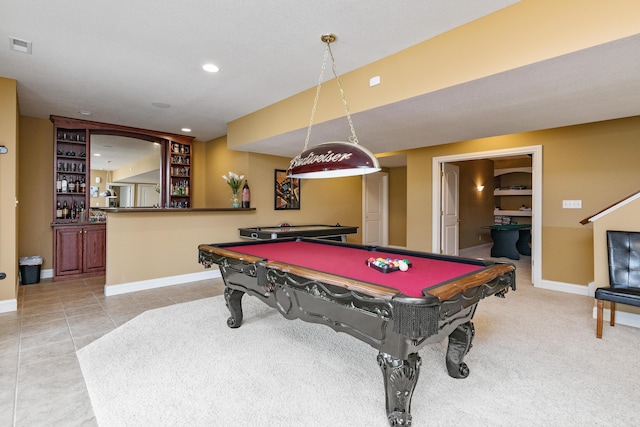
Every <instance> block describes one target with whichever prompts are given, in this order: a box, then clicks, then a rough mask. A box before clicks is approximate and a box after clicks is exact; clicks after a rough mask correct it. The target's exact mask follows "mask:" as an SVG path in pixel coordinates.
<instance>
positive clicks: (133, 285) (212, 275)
mask: <svg viewBox="0 0 640 427" xmlns="http://www.w3.org/2000/svg"><path fill="white" fill-rule="evenodd" d="M218 277H222V276H221V274H220V270H217V269H215V270H214V269H211V270H207V271H202V272H198V273H190V274H182V275H179V276H169V277H161V278H158V279H150V280H141V281H139V282H129V283H120V284H117V285H105V286H104V295H105V296H107V297H109V296H113V295H120V294H127V293H129V292H137V291H145V290H147V289H155V288H162V287H165V286H172V285H179V284H182V283H189V282H197V281H199V280H209V279H216V278H218Z"/></svg>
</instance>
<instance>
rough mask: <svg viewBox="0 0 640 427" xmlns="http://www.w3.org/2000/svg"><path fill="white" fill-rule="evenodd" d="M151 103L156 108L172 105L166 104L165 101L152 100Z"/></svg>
mask: <svg viewBox="0 0 640 427" xmlns="http://www.w3.org/2000/svg"><path fill="white" fill-rule="evenodd" d="M151 105H153V106H154V107H156V108H169V107H171V105H169V104H166V103H164V102H152V103H151Z"/></svg>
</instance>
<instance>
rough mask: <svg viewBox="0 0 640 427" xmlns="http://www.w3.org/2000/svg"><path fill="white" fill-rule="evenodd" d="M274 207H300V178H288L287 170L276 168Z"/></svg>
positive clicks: (277, 208) (278, 208)
mask: <svg viewBox="0 0 640 427" xmlns="http://www.w3.org/2000/svg"><path fill="white" fill-rule="evenodd" d="M274 209H275V210H283V209H300V178H288V177H287V171H286V170H281V169H276V170H275V183H274Z"/></svg>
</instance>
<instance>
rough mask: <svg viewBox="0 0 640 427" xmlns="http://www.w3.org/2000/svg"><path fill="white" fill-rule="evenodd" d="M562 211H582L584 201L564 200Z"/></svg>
mask: <svg viewBox="0 0 640 427" xmlns="http://www.w3.org/2000/svg"><path fill="white" fill-rule="evenodd" d="M562 209H582V200H563V201H562Z"/></svg>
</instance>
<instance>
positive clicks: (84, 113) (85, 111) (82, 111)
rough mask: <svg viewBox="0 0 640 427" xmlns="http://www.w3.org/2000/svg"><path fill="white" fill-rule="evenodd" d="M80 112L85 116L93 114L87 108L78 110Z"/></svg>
mask: <svg viewBox="0 0 640 427" xmlns="http://www.w3.org/2000/svg"><path fill="white" fill-rule="evenodd" d="M78 113H80V114H82V115H83V116H90V115H91V111H87V110H80V111H78Z"/></svg>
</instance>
